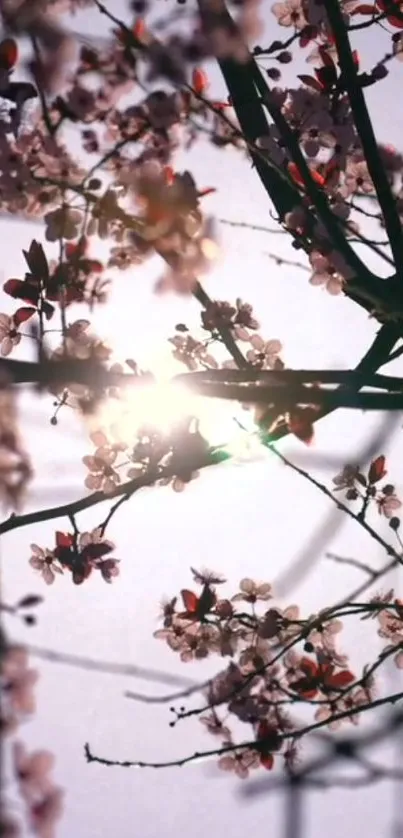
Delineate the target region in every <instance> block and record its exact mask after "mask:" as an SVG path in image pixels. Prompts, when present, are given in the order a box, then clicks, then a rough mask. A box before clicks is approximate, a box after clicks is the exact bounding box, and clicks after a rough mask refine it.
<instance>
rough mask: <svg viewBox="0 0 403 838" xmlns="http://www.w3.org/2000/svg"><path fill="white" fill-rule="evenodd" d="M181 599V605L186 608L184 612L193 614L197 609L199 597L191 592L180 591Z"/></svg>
mask: <svg viewBox="0 0 403 838" xmlns="http://www.w3.org/2000/svg"><path fill="white" fill-rule="evenodd" d="M181 597H182V599H183V604H184V606H185V608H186V611H187V612H188V613H189V614H195V613H196V611H197V607H198V604H199V597H197V596H196V594H194V593H193V591H188V590H186V589H185V590H183V591H181Z"/></svg>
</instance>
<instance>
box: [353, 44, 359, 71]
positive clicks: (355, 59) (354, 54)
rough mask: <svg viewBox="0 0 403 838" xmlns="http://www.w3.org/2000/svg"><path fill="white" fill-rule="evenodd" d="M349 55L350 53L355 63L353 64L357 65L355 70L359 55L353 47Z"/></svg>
mask: <svg viewBox="0 0 403 838" xmlns="http://www.w3.org/2000/svg"><path fill="white" fill-rule="evenodd" d="M351 55H352V58H353V61H354V64H355V66H356V67H357V70H358V68H359V66H360V56H359V54H358V52H357V50H356V49H354V50H353V52H352V53H351Z"/></svg>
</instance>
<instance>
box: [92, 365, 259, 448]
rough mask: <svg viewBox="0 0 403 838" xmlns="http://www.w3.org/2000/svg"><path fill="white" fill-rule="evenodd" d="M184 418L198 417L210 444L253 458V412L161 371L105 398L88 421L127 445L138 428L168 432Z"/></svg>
mask: <svg viewBox="0 0 403 838" xmlns="http://www.w3.org/2000/svg"><path fill="white" fill-rule="evenodd" d="M187 418H192V419H193V418H194V419H196V420H197V423H198V428H199V431H200V433H201V434H202V435H203V436H204V438H205V439H206V440H207V441H208V442H209V444H210V445H211V446H220V447H223V448H225V449H226V450H227V451H228V453H229V454H231V455H232V456H233V457H234V458H235V459H237V458H238V457H239V458H240V459H244V458H246V459H249V458H250V457H252V458H255V456H256V453H257V448H258V447H261V446H259V445H258V442H257V439H256V434H255V431H256V427H255V425H254V422H253V416H252V414H251V413H250V412H246V411H245V410H244V409H243V408H242V407H241V406H240V405H236V404H231V403H230V402H228V401H224V400H221V399H210V398H206V397H202V396H198V395H196V394H195V393H194V392H191V391H190V389H188V388H187V387H186V385H185V384H183V383H182V382H181V383H180V384H179V383H178V382H176V381H175V380H174V377H172V376H163V375H162V374H160V375H159V376H158V377H157V378H156V379H155V381H154V382H153V383H151V384H149V383H147V384H145V385H144V386H143V387H139V386H133V387H127V388H125V391H124V392H123V393H122V395H121V398H108V399H107V400H105V401H104V402H102V404H101V405H100V406H99V408H98V410H97V412H96V416H95V417H93V420H92V424H93V425H94V428H93V429H94V430H95V425H96V427H97V429H99V428H102V429H104V430H109V431H111V432H112V435H113V436H114V437H115V438H116V439H118V440H119V441H122V442H126V443H127V444H129V445H131V444H133V442H134V441H135V439H136V437H137V436H138V434H139V431H140V429H141V428H144V427H147V428H152V429H154V430H155V431H156V432H159V433H161V434H169V432H170V431H172V430H173V429H174V428H175V426H177V425H178V424H180V423H181V422H182V421H183V420H185V419H187Z"/></svg>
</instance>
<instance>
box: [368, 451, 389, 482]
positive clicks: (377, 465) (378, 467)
mask: <svg viewBox="0 0 403 838" xmlns="http://www.w3.org/2000/svg"><path fill="white" fill-rule="evenodd" d="M385 462H386V461H385V457H384V456H383V454H381V455H380V456H379V457H377V458H376V460H373V461H372V463H371V465H370V467H369V471H368V480H369V482H370V483H378V482H379V480H382V477H385V474H387V470H386V468H385Z"/></svg>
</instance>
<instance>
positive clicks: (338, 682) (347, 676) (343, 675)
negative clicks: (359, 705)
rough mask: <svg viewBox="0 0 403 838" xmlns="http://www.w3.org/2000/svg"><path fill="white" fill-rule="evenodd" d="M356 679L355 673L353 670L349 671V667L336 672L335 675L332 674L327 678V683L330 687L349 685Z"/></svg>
mask: <svg viewBox="0 0 403 838" xmlns="http://www.w3.org/2000/svg"><path fill="white" fill-rule="evenodd" d="M353 681H355V675H353V673H352V672H349V670H348V669H343V670H342V671H341V672H336V674H335V675H331V676H330V677H329V678H325V684H326V686H328V687H337V688H341V687H347V686H348V684H352V683H353Z"/></svg>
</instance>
